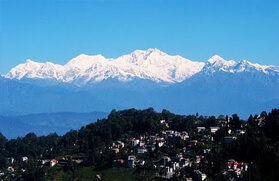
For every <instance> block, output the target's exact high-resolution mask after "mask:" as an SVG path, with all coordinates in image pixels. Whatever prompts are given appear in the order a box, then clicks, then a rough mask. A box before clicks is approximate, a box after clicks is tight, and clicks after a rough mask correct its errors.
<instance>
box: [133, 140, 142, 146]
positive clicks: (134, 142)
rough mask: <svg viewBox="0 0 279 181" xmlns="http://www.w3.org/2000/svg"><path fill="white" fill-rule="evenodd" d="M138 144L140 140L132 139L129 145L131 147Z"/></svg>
mask: <svg viewBox="0 0 279 181" xmlns="http://www.w3.org/2000/svg"><path fill="white" fill-rule="evenodd" d="M139 142H140V140H139V139H135V138H133V139H132V140H131V144H132V146H137V145H138V144H139Z"/></svg>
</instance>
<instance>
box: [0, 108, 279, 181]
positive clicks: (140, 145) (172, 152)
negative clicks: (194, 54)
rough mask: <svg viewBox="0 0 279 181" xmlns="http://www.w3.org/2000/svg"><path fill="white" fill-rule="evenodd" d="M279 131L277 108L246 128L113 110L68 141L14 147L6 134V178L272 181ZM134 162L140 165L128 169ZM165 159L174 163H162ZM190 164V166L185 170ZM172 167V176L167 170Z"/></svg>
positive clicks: (22, 142) (2, 153)
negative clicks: (134, 158)
mask: <svg viewBox="0 0 279 181" xmlns="http://www.w3.org/2000/svg"><path fill="white" fill-rule="evenodd" d="M214 129H216V130H215V131H214ZM278 130H279V110H278V109H274V110H272V111H271V112H270V113H266V112H262V113H261V115H255V116H252V115H251V116H250V118H249V119H248V120H247V121H244V120H240V119H239V117H238V116H237V114H234V115H232V116H231V117H230V116H222V115H221V116H219V117H214V116H210V117H206V116H200V115H198V113H197V114H196V115H188V116H184V115H175V114H173V113H171V112H169V111H167V110H163V111H162V112H161V113H158V112H155V111H154V109H152V108H149V109H146V110H136V109H129V110H123V111H116V110H113V111H111V113H110V114H109V116H108V118H107V119H102V120H98V121H97V122H95V123H92V124H89V125H86V126H84V127H82V128H80V129H79V130H72V131H69V132H68V133H66V134H65V135H63V136H58V135H57V134H56V133H53V134H50V135H48V136H40V137H38V136H36V135H35V134H34V133H29V134H27V135H26V136H25V137H19V138H17V139H12V140H7V139H6V138H5V135H4V136H3V135H2V134H1V135H0V170H1V171H0V176H1V178H2V179H4V180H121V179H123V177H121V175H123V174H124V178H126V179H128V180H165V179H170V180H185V178H192V179H193V180H202V179H203V180H205V179H206V180H229V179H230V178H234V179H235V180H254V181H257V180H258V181H265V180H266V181H268V180H270V181H271V180H277V178H278V176H279V173H278V170H279V154H278V153H279V132H278ZM137 140H138V142H137ZM135 142H136V143H135ZM142 150H143V151H142ZM131 155H132V156H134V157H136V158H137V161H138V162H136V163H135V164H134V165H133V166H132V167H129V158H130V157H131ZM164 159H167V160H168V161H167V162H164V163H162V160H164ZM183 159H184V162H185V163H186V162H187V163H188V164H185V163H184V165H183V164H182V166H181V162H182V161H183ZM231 160H234V161H231ZM231 163H233V164H236V163H241V164H238V165H242V166H243V169H242V167H241V169H239V170H238V167H237V168H234V169H233V168H232V167H230V166H229V165H230V164H231ZM173 164H176V166H175V167H173ZM244 166H245V168H244ZM170 167H173V169H172V170H171V171H172V172H171V171H170V169H169V170H167V168H170ZM123 169H125V171H123ZM126 169H127V170H126ZM117 173H119V174H120V173H121V175H120V176H119V175H118V174H117ZM125 173H126V174H127V175H126V177H125ZM200 173H203V175H201V174H200ZM113 175H118V176H119V177H113ZM204 177H205V178H204Z"/></svg>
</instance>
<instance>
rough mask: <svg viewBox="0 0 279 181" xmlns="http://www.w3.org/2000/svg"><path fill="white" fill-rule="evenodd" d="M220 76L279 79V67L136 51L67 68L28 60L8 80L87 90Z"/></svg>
mask: <svg viewBox="0 0 279 181" xmlns="http://www.w3.org/2000/svg"><path fill="white" fill-rule="evenodd" d="M216 72H227V73H240V72H251V73H255V72H260V73H264V74H270V75H279V67H277V66H267V65H259V64H253V63H251V62H249V61H246V60H242V61H240V62H235V61H233V60H225V59H224V58H222V57H220V56H218V55H214V56H212V57H211V58H210V59H209V60H208V61H207V63H204V62H196V61H191V60H188V59H185V58H183V57H181V56H179V55H175V56H172V55H168V54H166V53H165V52H162V51H160V50H158V49H156V48H150V49H147V50H136V51H134V52H132V53H131V54H128V55H123V56H120V57H118V58H116V59H113V58H105V57H104V56H102V55H93V56H89V55H85V54H81V55H79V56H77V57H75V58H73V59H71V60H70V61H69V62H68V63H67V64H66V65H58V64H53V63H51V62H46V63H37V62H34V61H32V60H27V61H26V62H25V63H23V64H19V65H18V66H16V67H14V68H13V69H11V71H10V72H9V73H8V74H6V75H5V77H6V78H10V79H18V80H21V79H23V78H27V79H41V80H44V79H48V80H55V81H57V82H65V83H72V84H74V85H77V86H84V85H88V84H94V83H98V82H102V81H104V80H107V79H116V80H119V81H122V82H128V81H132V80H134V79H143V80H151V81H153V82H156V83H160V82H162V83H168V84H173V83H177V82H182V81H184V80H186V79H188V78H190V77H192V76H193V75H195V74H197V73H202V74H214V73H216Z"/></svg>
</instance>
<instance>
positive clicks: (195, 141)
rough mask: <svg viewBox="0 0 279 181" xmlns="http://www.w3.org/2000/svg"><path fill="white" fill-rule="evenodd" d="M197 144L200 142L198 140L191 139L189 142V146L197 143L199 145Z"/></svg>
mask: <svg viewBox="0 0 279 181" xmlns="http://www.w3.org/2000/svg"><path fill="white" fill-rule="evenodd" d="M197 144H198V140H190V141H189V142H188V145H189V147H193V146H195V145H197Z"/></svg>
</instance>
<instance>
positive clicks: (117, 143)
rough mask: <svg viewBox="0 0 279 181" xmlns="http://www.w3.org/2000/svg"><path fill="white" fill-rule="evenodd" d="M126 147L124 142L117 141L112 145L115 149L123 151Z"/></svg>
mask: <svg viewBox="0 0 279 181" xmlns="http://www.w3.org/2000/svg"><path fill="white" fill-rule="evenodd" d="M124 146H125V144H124V143H123V142H122V141H116V142H114V143H112V147H113V148H119V149H122V148H124Z"/></svg>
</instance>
